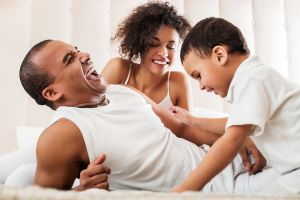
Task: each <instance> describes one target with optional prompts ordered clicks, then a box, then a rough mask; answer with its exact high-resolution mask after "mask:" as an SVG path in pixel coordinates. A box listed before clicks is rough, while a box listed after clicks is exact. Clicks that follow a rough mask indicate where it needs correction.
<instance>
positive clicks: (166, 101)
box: [124, 65, 174, 110]
mask: <svg viewBox="0 0 300 200" xmlns="http://www.w3.org/2000/svg"><path fill="white" fill-rule="evenodd" d="M130 74H131V65H130V68H129V71H128V75H127V78H126V80H125V83H124V85H127V84H128V81H129V78H130ZM170 76H171V71H169V72H168V82H167V96H165V98H164V99H163V100H162V101H161V102H159V103H158V105H159V106H161V107H162V108H165V109H167V110H169V108H170V107H172V106H174V104H173V102H172V99H171V96H170Z"/></svg>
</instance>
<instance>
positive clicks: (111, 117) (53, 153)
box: [20, 40, 274, 193]
mask: <svg viewBox="0 0 300 200" xmlns="http://www.w3.org/2000/svg"><path fill="white" fill-rule="evenodd" d="M20 79H21V82H22V85H23V87H24V89H25V90H26V91H27V93H28V94H29V95H30V96H31V97H32V98H34V99H35V100H36V102H37V103H38V104H40V105H47V106H49V107H50V108H52V109H54V110H56V113H55V115H54V117H53V121H52V124H51V125H50V126H49V127H48V128H47V129H46V130H45V131H44V132H43V133H42V135H41V136H40V138H39V141H38V144H37V169H36V175H35V183H36V184H38V185H40V186H44V187H54V188H59V189H70V188H71V186H72V184H73V181H74V179H75V178H76V177H77V176H79V174H80V172H81V170H83V169H85V168H86V166H88V165H89V163H90V161H92V160H94V159H95V158H96V157H97V156H98V155H100V154H101V153H105V154H106V155H107V159H106V165H107V166H109V167H110V168H111V171H112V172H111V175H110V178H109V183H110V188H111V189H144V190H153V191H168V190H170V189H171V188H173V187H174V186H176V185H178V184H179V183H180V182H182V181H183V180H184V178H185V177H186V176H187V175H188V174H189V173H190V172H191V171H192V170H193V169H194V168H195V167H196V166H197V164H198V163H199V162H200V161H201V160H202V157H203V156H204V155H205V150H204V149H203V148H202V147H198V146H196V145H194V144H193V143H190V142H188V141H186V140H184V139H181V138H178V137H176V136H175V135H174V134H173V133H176V134H177V135H178V136H180V137H184V138H186V139H189V140H191V141H193V142H195V143H196V144H202V143H206V144H212V143H213V142H214V141H215V140H216V139H217V138H218V137H219V135H217V134H214V133H207V132H202V131H199V130H197V129H195V128H193V127H189V126H186V125H185V124H183V123H180V122H179V121H176V120H173V119H172V118H171V117H170V115H169V113H166V112H164V111H163V110H159V108H158V107H157V106H156V105H155V104H152V106H151V105H150V104H147V103H146V101H145V99H144V97H143V96H141V95H140V94H138V93H137V92H136V91H134V90H132V89H129V88H127V87H124V86H117V85H112V86H110V87H108V88H107V87H106V83H105V81H104V80H103V79H102V77H101V76H100V75H99V74H98V73H97V72H96V70H95V69H94V66H93V63H92V62H91V60H90V57H89V54H87V53H82V52H79V51H78V50H77V49H76V48H74V47H73V46H71V45H69V44H66V43H64V42H62V41H52V40H46V41H43V42H41V43H39V44H37V45H35V46H34V47H33V48H32V49H31V50H30V51H29V53H28V54H27V55H26V56H25V58H24V61H23V63H22V65H21V68H20ZM152 109H153V110H154V111H156V114H158V115H159V116H160V117H161V119H159V118H158V117H157V116H156V115H155V113H154V112H153V111H152ZM161 120H162V121H163V122H164V124H165V125H166V126H168V127H170V128H171V129H172V131H173V133H172V132H171V131H170V130H169V129H167V128H165V127H164V125H163V124H162V123H161ZM195 132H197V134H195ZM103 160H105V159H104V158H101V157H100V158H99V160H98V161H97V160H96V161H95V163H93V162H92V163H91V164H90V165H92V166H93V165H97V164H100V163H102V162H103ZM236 167H237V166H236V165H231V166H229V167H228V168H226V170H224V172H223V173H221V174H220V176H218V177H216V178H215V179H214V180H213V181H212V182H211V184H210V185H208V186H207V187H206V188H204V191H217V192H224V193H233V191H234V181H233V178H234V176H235V174H236V172H234V171H233V169H234V168H236ZM87 171H88V172H89V177H90V179H88V180H89V183H90V184H91V185H94V186H97V185H98V184H101V183H99V179H102V180H103V172H107V171H108V170H103V168H102V170H98V171H97V170H95V171H93V170H89V168H88V169H87ZM268 176H269V175H268ZM273 177H274V176H273V175H271V176H269V177H268V178H265V179H266V180H267V181H272V180H273V179H272V178H273ZM85 178H86V177H85ZM246 179H247V180H245V181H248V179H251V177H249V176H246ZM84 180H86V179H84ZM104 182H105V180H104ZM256 184H257V183H256ZM81 185H82V184H81ZM80 187H81V186H80ZM92 187H93V186H92ZM260 187H263V185H258V188H256V189H254V190H252V189H249V187H246V188H247V189H245V191H237V192H249V191H250V190H251V191H250V192H252V191H254V192H256V191H258V190H260V189H261V188H260ZM248 189H249V190H248Z"/></svg>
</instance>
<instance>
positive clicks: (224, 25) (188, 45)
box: [180, 17, 250, 61]
mask: <svg viewBox="0 0 300 200" xmlns="http://www.w3.org/2000/svg"><path fill="white" fill-rule="evenodd" d="M217 45H225V46H226V47H227V48H228V53H241V54H249V53H250V51H249V49H248V46H247V43H246V40H245V38H244V36H243V34H242V33H241V31H240V29H239V28H237V27H236V26H235V25H233V24H232V23H230V22H228V21H226V20H225V19H222V18H215V17H209V18H206V19H203V20H201V21H200V22H198V23H197V24H196V25H195V26H194V27H193V28H192V29H191V31H190V32H189V33H188V35H187V36H186V38H185V39H184V41H183V44H182V46H181V50H180V59H181V61H183V60H184V59H185V56H186V55H187V54H188V53H189V52H190V51H191V50H192V49H194V50H196V51H197V52H198V53H200V55H202V56H209V55H211V53H212V49H213V48H214V47H215V46H217Z"/></svg>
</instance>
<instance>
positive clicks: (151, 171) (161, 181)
mask: <svg viewBox="0 0 300 200" xmlns="http://www.w3.org/2000/svg"><path fill="white" fill-rule="evenodd" d="M107 97H108V99H109V100H110V103H109V104H108V105H106V106H102V107H97V108H74V107H60V108H58V110H57V111H56V113H55V115H54V118H53V122H54V121H57V120H59V119H60V118H67V119H69V120H71V121H72V122H74V123H75V124H76V125H77V126H78V127H79V129H80V131H81V133H82V135H83V138H84V141H85V144H86V148H87V151H88V155H89V159H90V161H92V160H94V159H95V158H96V157H97V156H99V155H100V154H101V153H105V154H106V155H107V160H106V161H105V164H106V165H107V166H109V167H110V168H111V174H110V176H109V183H110V189H113V190H117V189H118V190H120V189H137V190H153V191H168V190H170V189H171V188H173V187H174V186H176V185H178V184H180V183H181V182H182V181H183V180H184V178H186V177H187V176H188V175H189V173H190V172H191V171H192V170H193V169H194V168H195V167H196V166H197V165H198V163H199V162H200V161H201V160H202V158H203V156H204V155H205V151H204V149H203V148H201V147H200V148H199V147H198V146H196V145H194V144H193V143H191V142H188V141H186V140H184V139H181V138H177V137H176V136H175V135H174V134H173V133H172V132H171V131H170V130H169V129H167V128H165V127H164V126H163V124H162V123H161V121H160V119H159V118H158V117H157V116H156V115H155V114H154V112H153V111H152V108H151V106H150V105H149V104H147V103H146V102H145V100H144V98H143V97H142V96H141V95H140V94H138V93H136V92H135V91H133V90H131V89H129V88H127V87H125V86H121V85H111V86H109V88H108V89H107ZM230 178H231V182H232V181H233V180H232V177H230ZM231 184H232V183H231ZM229 185H230V184H229Z"/></svg>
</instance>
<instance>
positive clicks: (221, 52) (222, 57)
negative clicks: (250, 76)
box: [212, 45, 228, 65]
mask: <svg viewBox="0 0 300 200" xmlns="http://www.w3.org/2000/svg"><path fill="white" fill-rule="evenodd" d="M212 55H213V57H214V58H215V61H216V62H217V63H218V64H219V65H225V63H226V62H227V59H228V52H227V48H225V47H224V46H221V45H218V46H215V47H214V48H213V50H212Z"/></svg>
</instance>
